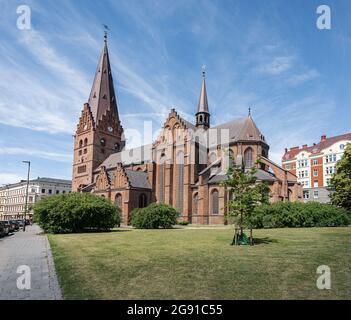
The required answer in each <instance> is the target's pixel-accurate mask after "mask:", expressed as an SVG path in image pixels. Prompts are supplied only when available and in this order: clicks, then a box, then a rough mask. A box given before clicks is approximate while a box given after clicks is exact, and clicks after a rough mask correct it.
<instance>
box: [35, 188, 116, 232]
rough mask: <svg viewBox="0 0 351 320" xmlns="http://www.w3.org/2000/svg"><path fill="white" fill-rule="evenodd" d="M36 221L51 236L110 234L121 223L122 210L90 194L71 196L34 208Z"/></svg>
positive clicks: (64, 196) (46, 199)
mask: <svg viewBox="0 0 351 320" xmlns="http://www.w3.org/2000/svg"><path fill="white" fill-rule="evenodd" d="M33 209H34V221H35V222H37V223H38V224H39V225H40V226H41V227H42V228H43V229H44V230H45V231H46V232H49V233H75V232H84V231H89V230H95V231H107V230H109V229H111V228H113V227H114V226H116V225H119V224H120V222H121V210H120V208H118V207H117V206H115V205H114V204H113V203H112V202H111V201H109V200H107V199H105V198H102V197H99V196H96V195H93V194H91V193H68V194H61V195H55V196H52V197H47V198H44V199H42V200H41V201H40V202H38V203H36V204H35V205H34V208H33Z"/></svg>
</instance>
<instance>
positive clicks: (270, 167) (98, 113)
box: [72, 39, 302, 224]
mask: <svg viewBox="0 0 351 320" xmlns="http://www.w3.org/2000/svg"><path fill="white" fill-rule="evenodd" d="M116 101H117V99H116V94H115V90H114V86H113V79H112V71H111V67H110V61H109V54H108V47H107V41H106V39H105V43H104V46H103V50H102V53H101V56H100V60H99V63H98V67H97V70H96V73H95V77H94V82H93V85H92V90H91V93H90V96H89V100H88V102H87V103H86V104H84V107H83V110H82V112H81V116H80V119H79V121H78V125H77V129H76V132H75V136H74V163H73V179H72V189H73V191H81V192H93V193H95V194H97V195H100V196H102V197H106V198H108V199H110V200H111V201H113V202H114V203H116V205H118V206H120V207H121V208H122V213H123V222H124V223H128V221H129V219H130V213H131V211H132V210H133V209H135V208H140V207H145V206H147V205H148V204H149V203H150V202H160V203H166V204H169V205H172V206H174V207H175V208H177V209H178V210H179V212H180V213H181V219H182V220H186V221H189V222H191V223H195V224H223V223H225V212H226V203H227V201H228V199H229V197H230V194H227V193H228V192H226V191H225V189H224V187H223V186H222V185H221V182H222V181H224V180H225V179H226V172H227V169H228V167H229V166H231V165H237V164H239V165H241V164H245V167H246V168H250V167H252V166H256V167H257V178H258V179H259V180H263V181H266V182H267V183H268V184H269V186H270V190H271V195H270V196H271V201H272V202H276V201H289V200H290V201H299V200H300V199H301V198H302V188H301V186H300V184H299V183H298V182H297V177H296V176H295V175H294V174H292V173H290V172H289V171H287V170H284V169H283V168H282V167H280V166H279V165H277V164H275V163H273V162H272V161H270V160H269V145H268V143H267V141H266V139H265V137H264V136H263V135H262V133H261V132H260V130H259V129H258V127H257V126H256V124H255V122H254V120H253V118H252V116H251V113H250V112H249V114H248V116H247V117H244V118H239V119H234V120H231V121H228V122H227V123H224V124H221V125H217V126H211V121H210V120H211V113H210V109H209V103H208V99H207V89H206V79H205V73H203V77H202V83H201V91H200V99H199V103H198V106H197V110H196V113H195V117H194V123H191V122H189V121H187V120H185V119H184V118H182V117H181V116H180V115H179V113H178V112H177V111H176V110H175V109H172V110H171V111H170V113H169V115H168V117H167V118H166V119H165V122H164V125H163V127H162V130H161V132H160V134H159V136H158V137H157V139H156V140H155V141H154V142H153V143H152V144H151V145H144V146H140V147H138V148H134V149H130V150H126V149H125V141H124V136H123V127H122V125H121V122H120V119H119V115H118V107H117V102H116ZM257 160H260V163H259V164H258V163H256V161H257Z"/></svg>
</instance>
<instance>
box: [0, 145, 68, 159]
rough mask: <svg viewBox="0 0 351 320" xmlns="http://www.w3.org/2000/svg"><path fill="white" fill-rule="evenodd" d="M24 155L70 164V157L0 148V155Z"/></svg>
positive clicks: (22, 149) (60, 154)
mask: <svg viewBox="0 0 351 320" xmlns="http://www.w3.org/2000/svg"><path fill="white" fill-rule="evenodd" d="M1 154H2V155H26V156H35V157H38V158H43V159H50V160H53V161H60V162H72V155H71V154H65V153H57V152H50V151H43V150H36V149H32V148H31V149H25V148H14V147H0V155H1Z"/></svg>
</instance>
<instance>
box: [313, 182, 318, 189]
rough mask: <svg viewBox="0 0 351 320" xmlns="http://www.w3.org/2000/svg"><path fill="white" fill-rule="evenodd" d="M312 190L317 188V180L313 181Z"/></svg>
mask: <svg viewBox="0 0 351 320" xmlns="http://www.w3.org/2000/svg"><path fill="white" fill-rule="evenodd" d="M313 188H318V180H314V181H313Z"/></svg>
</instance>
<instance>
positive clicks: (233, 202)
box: [223, 164, 269, 244]
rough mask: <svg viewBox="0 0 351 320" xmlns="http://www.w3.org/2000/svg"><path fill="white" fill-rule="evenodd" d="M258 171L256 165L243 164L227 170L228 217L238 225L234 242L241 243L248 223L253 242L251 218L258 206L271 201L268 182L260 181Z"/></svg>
mask: <svg viewBox="0 0 351 320" xmlns="http://www.w3.org/2000/svg"><path fill="white" fill-rule="evenodd" d="M256 172H257V169H256V168H255V167H252V168H250V169H247V170H246V169H245V167H244V165H243V164H242V165H237V166H231V167H229V169H228V171H227V177H228V178H227V180H226V181H224V182H223V185H224V186H225V189H226V191H227V192H229V194H230V195H231V199H229V200H228V203H227V213H226V217H227V220H228V221H230V222H233V223H234V224H235V225H236V228H235V233H234V238H233V241H232V244H239V242H241V241H242V240H243V239H244V238H245V237H246V236H245V235H244V233H243V229H244V227H245V226H246V225H247V226H248V227H249V228H250V243H251V244H253V238H252V226H251V223H250V219H249V218H250V216H251V214H252V213H253V211H254V209H255V208H256V207H257V206H259V205H262V204H265V203H268V202H269V187H268V184H267V183H266V182H262V181H258V180H257V177H256V176H255V174H256ZM238 230H239V231H240V233H238Z"/></svg>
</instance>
